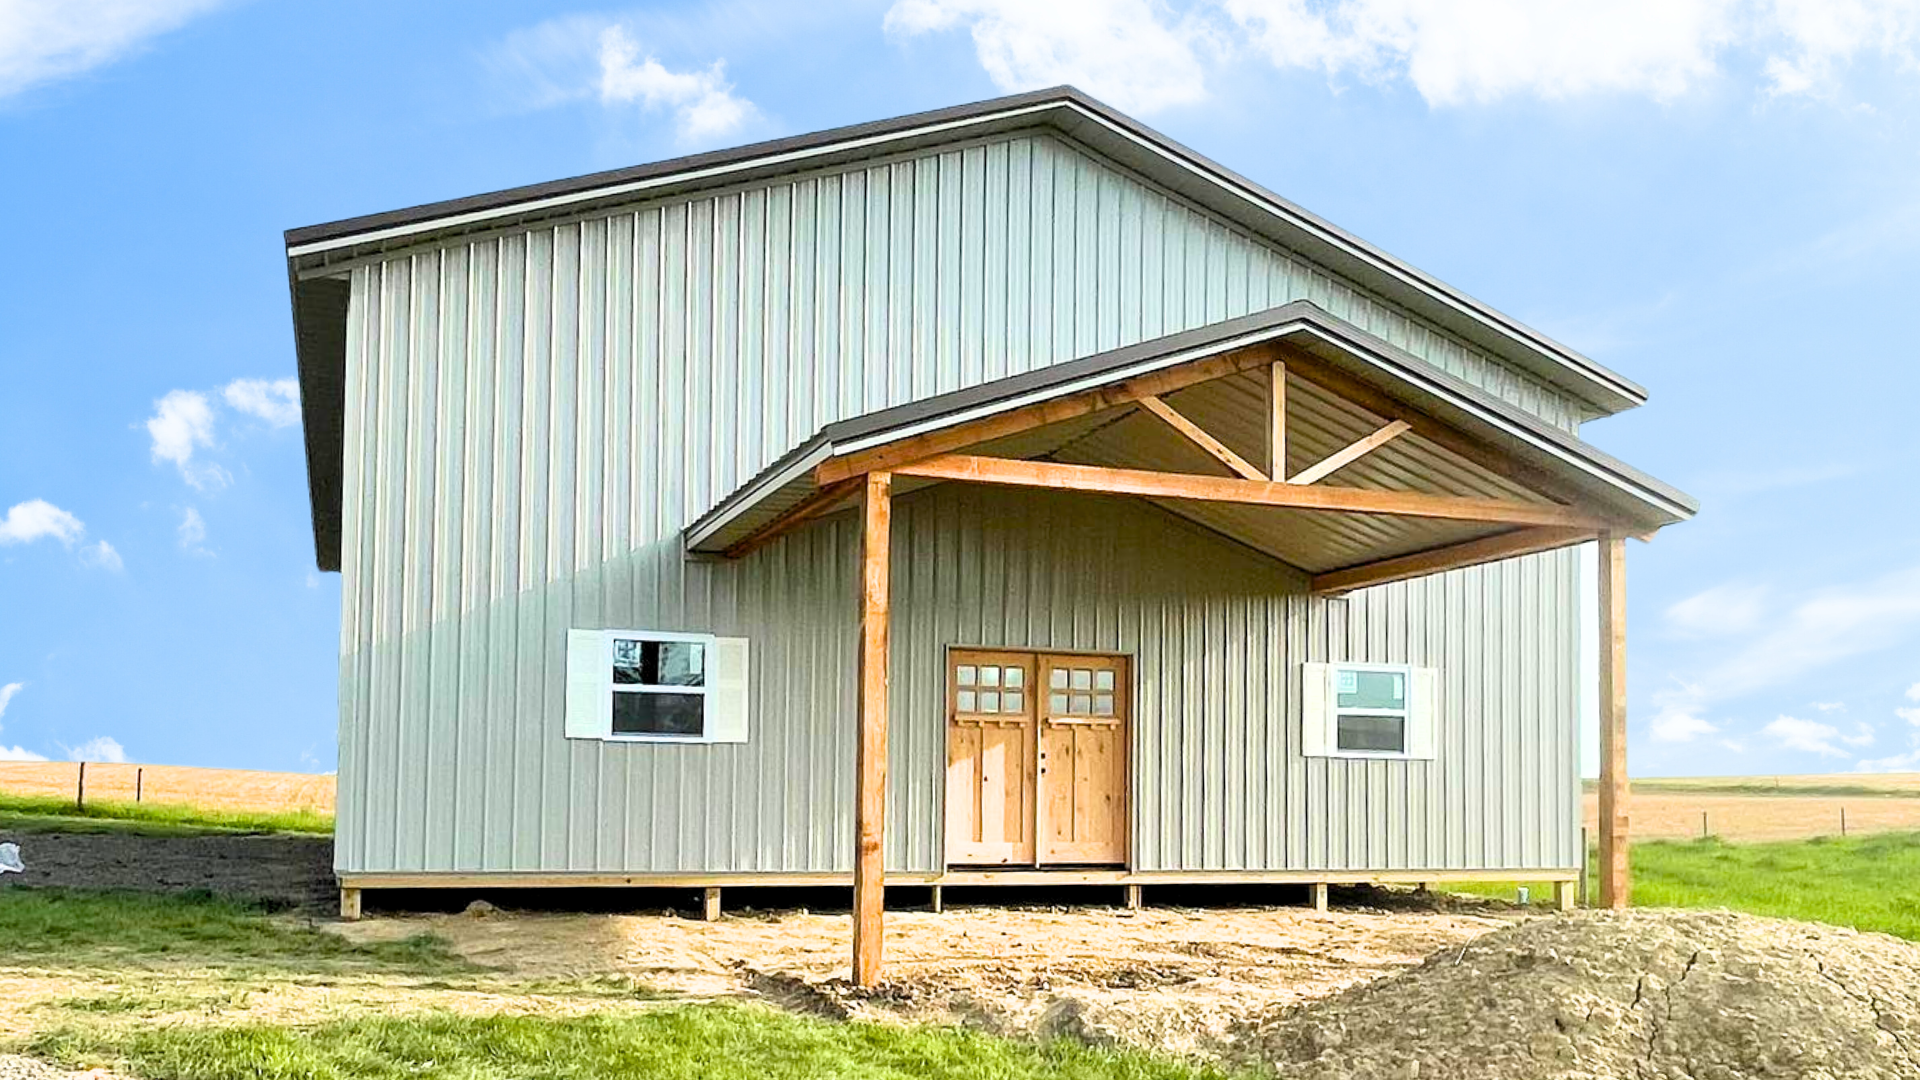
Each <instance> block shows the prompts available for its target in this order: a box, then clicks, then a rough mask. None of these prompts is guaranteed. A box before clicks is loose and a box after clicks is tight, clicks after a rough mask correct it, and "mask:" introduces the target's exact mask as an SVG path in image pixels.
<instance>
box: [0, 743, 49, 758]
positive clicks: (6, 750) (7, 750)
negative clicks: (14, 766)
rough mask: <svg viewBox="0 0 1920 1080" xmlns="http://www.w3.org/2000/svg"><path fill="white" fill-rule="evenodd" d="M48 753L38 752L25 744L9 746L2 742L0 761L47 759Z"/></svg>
mask: <svg viewBox="0 0 1920 1080" xmlns="http://www.w3.org/2000/svg"><path fill="white" fill-rule="evenodd" d="M45 760H47V755H45V754H36V753H34V752H33V751H31V750H29V749H27V748H26V747H24V746H7V745H6V744H4V743H0V761H45Z"/></svg>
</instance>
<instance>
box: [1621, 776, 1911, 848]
mask: <svg viewBox="0 0 1920 1080" xmlns="http://www.w3.org/2000/svg"><path fill="white" fill-rule="evenodd" d="M1843 809H1844V810H1845V811H1846V814H1847V832H1848V834H1849V835H1852V834H1856V833H1870V832H1889V831H1892V830H1895V829H1920V798H1915V797H1913V793H1909V794H1906V795H1895V796H1887V795H1878V796H1876V795H1850V796H1840V795H1721V794H1717V793H1709V792H1704V791H1660V790H1658V789H1653V788H1649V789H1643V790H1636V791H1635V792H1634V793H1633V802H1632V805H1631V807H1630V809H1629V811H1628V813H1629V815H1630V816H1631V819H1632V827H1633V836H1634V839H1636V840H1692V839H1696V838H1698V837H1699V836H1700V832H1701V828H1700V827H1701V821H1700V815H1702V814H1705V815H1706V816H1707V817H1706V827H1707V831H1708V832H1709V833H1710V834H1711V835H1713V836H1717V837H1720V838H1721V839H1723V840H1733V841H1742V842H1745V841H1759V840H1806V839H1809V838H1811V837H1815V836H1838V835H1840V812H1841V810H1843ZM1586 813H1587V816H1586V823H1587V830H1588V835H1590V836H1598V835H1599V831H1598V828H1599V827H1598V826H1597V825H1596V824H1595V822H1597V821H1598V820H1599V803H1598V800H1597V797H1596V796H1594V795H1592V794H1589V795H1588V796H1587V806H1586Z"/></svg>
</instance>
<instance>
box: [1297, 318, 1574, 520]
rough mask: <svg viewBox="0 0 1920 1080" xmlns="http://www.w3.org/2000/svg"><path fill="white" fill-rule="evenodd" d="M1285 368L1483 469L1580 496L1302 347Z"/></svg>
mask: <svg viewBox="0 0 1920 1080" xmlns="http://www.w3.org/2000/svg"><path fill="white" fill-rule="evenodd" d="M1287 370H1288V371H1289V372H1291V373H1293V374H1294V375H1298V376H1299V377H1300V378H1302V379H1304V380H1306V381H1307V382H1309V383H1312V384H1313V385H1314V386H1317V387H1319V388H1320V389H1322V390H1325V391H1326V392H1327V393H1329V394H1332V395H1333V396H1335V397H1337V398H1341V399H1343V400H1345V401H1347V402H1350V403H1351V404H1354V405H1358V406H1360V407H1361V408H1362V409H1365V410H1366V411H1368V412H1370V413H1372V414H1373V415H1375V416H1377V417H1379V418H1380V419H1382V420H1405V421H1406V422H1407V423H1408V424H1409V425H1411V426H1412V428H1413V433H1414V434H1415V435H1418V436H1420V437H1421V438H1423V439H1425V440H1427V441H1428V442H1430V443H1433V444H1434V445H1436V446H1438V447H1440V448H1442V449H1444V450H1447V451H1450V452H1452V453H1453V454H1455V455H1456V456H1458V457H1461V458H1463V459H1465V460H1467V461H1470V462H1472V463H1473V464H1475V465H1478V466H1480V467H1481V468H1483V469H1487V470H1489V471H1491V472H1496V473H1499V474H1500V475H1502V476H1505V477H1506V478H1507V479H1509V480H1512V481H1513V482H1515V483H1517V484H1520V485H1521V486H1523V487H1525V488H1528V489H1529V490H1532V491H1537V492H1539V493H1540V494H1542V495H1546V496H1549V497H1551V498H1554V499H1558V500H1560V501H1561V502H1569V503H1573V502H1579V501H1581V499H1582V495H1581V493H1580V492H1579V491H1578V490H1577V489H1575V488H1574V487H1572V486H1571V485H1569V484H1567V483H1565V482H1563V481H1562V480H1561V479H1560V478H1559V477H1557V476H1555V475H1553V474H1552V473H1549V472H1547V471H1546V470H1545V469H1541V468H1539V467H1537V466H1534V465H1529V464H1528V463H1526V462H1524V461H1521V460H1520V459H1519V458H1516V457H1514V456H1513V455H1511V454H1508V453H1506V452H1504V451H1502V450H1498V449H1496V448H1494V447H1491V446H1488V445H1486V444H1485V443H1482V442H1479V441H1477V440H1475V439H1473V438H1471V437H1469V436H1467V435H1465V434H1463V433H1461V432H1460V431H1458V430H1456V429H1454V428H1453V427H1450V426H1449V425H1447V424H1445V423H1443V422H1441V421H1440V420H1437V419H1435V418H1434V417H1431V416H1428V415H1427V414H1426V413H1423V412H1421V411H1419V410H1418V409H1414V408H1412V407H1410V406H1408V405H1406V404H1405V403H1403V402H1401V401H1399V400H1398V399H1396V398H1393V397H1390V396H1388V395H1387V394H1385V393H1383V392H1382V391H1380V390H1377V389H1375V388H1374V387H1372V386H1370V385H1368V384H1366V383H1363V382H1361V381H1360V380H1359V379H1356V378H1354V377H1353V376H1351V375H1348V374H1347V373H1345V372H1343V371H1339V370H1336V369H1335V368H1333V367H1330V366H1328V365H1327V364H1325V363H1324V362H1322V361H1319V360H1316V359H1314V358H1312V357H1310V356H1307V355H1306V354H1304V353H1297V352H1294V351H1293V350H1288V359H1287Z"/></svg>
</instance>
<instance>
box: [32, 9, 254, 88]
mask: <svg viewBox="0 0 1920 1080" xmlns="http://www.w3.org/2000/svg"><path fill="white" fill-rule="evenodd" d="M220 2H221V0H7V2H6V3H0V98H4V97H7V96H9V95H12V94H16V93H19V92H20V91H22V90H25V89H27V88H28V87H30V86H34V85H36V84H38V83H43V82H48V81H51V80H53V79H58V78H63V77H65V76H69V75H77V74H79V73H81V72H83V71H87V70H89V69H91V68H95V67H99V66H100V65H102V64H107V63H111V62H112V61H114V60H118V59H119V58H121V57H122V56H125V55H127V54H128V53H130V52H132V51H134V50H135V49H136V48H138V47H139V46H140V45H141V44H143V43H144V42H146V41H147V40H148V39H150V38H152V37H154V36H155V35H158V34H163V33H165V32H167V31H168V30H172V29H174V28H175V27H178V26H179V25H181V24H182V23H184V22H186V21H187V20H189V19H191V18H193V17H194V16H196V15H199V14H201V13H203V12H206V11H210V10H212V9H213V8H215V7H217V6H219V4H220Z"/></svg>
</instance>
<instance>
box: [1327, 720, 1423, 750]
mask: <svg viewBox="0 0 1920 1080" xmlns="http://www.w3.org/2000/svg"><path fill="white" fill-rule="evenodd" d="M1337 724H1338V729H1337V734H1336V745H1338V746H1339V748H1340V749H1342V750H1370V751H1376V752H1380V753H1390V754H1403V753H1405V752H1406V749H1407V721H1406V718H1404V717H1399V716H1348V715H1345V714H1342V715H1341V716H1340V717H1339V718H1338V721H1337Z"/></svg>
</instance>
